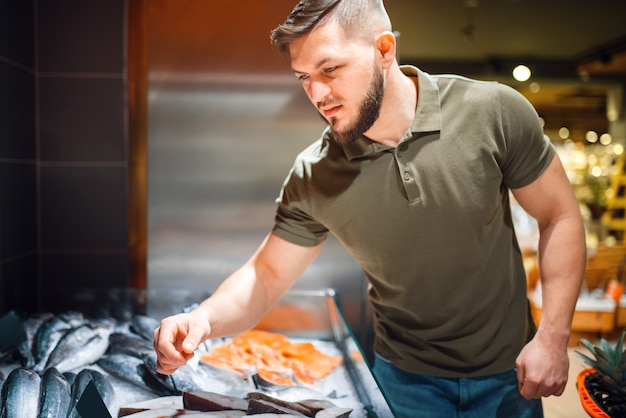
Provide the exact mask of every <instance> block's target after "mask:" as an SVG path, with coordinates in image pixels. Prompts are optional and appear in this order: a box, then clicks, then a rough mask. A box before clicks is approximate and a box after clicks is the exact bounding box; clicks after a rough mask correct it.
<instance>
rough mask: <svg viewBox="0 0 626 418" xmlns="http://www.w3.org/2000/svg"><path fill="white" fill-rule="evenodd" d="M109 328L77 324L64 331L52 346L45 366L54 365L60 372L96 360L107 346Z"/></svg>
mask: <svg viewBox="0 0 626 418" xmlns="http://www.w3.org/2000/svg"><path fill="white" fill-rule="evenodd" d="M110 333H111V330H110V329H108V330H107V329H105V328H96V329H94V328H92V327H91V325H89V324H83V325H79V326H78V327H76V328H72V329H71V330H70V331H68V332H67V333H65V334H64V335H63V337H62V338H61V339H60V340H59V342H58V344H57V346H56V347H55V348H54V350H53V351H52V353H51V354H50V357H49V358H48V362H47V363H46V368H48V367H56V368H57V369H58V370H59V371H60V372H61V373H63V372H67V371H70V370H73V369H76V368H78V367H81V366H86V365H89V364H91V363H93V362H95V361H97V360H98V359H99V358H100V357H101V356H102V355H103V354H104V353H105V352H106V349H107V348H108V345H109V334H110Z"/></svg>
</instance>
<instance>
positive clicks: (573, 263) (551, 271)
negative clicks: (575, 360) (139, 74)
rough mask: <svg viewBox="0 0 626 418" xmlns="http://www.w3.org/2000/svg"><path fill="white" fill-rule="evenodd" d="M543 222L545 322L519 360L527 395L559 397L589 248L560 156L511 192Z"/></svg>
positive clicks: (541, 257) (541, 255) (541, 265)
mask: <svg viewBox="0 0 626 418" xmlns="http://www.w3.org/2000/svg"><path fill="white" fill-rule="evenodd" d="M513 194H514V196H515V198H516V199H517V200H518V202H519V203H520V205H521V206H522V207H523V208H524V209H525V210H526V211H527V212H528V213H529V214H530V215H531V216H532V217H534V218H535V219H536V220H537V222H538V225H539V232H540V234H539V251H538V252H539V271H540V275H541V289H542V315H541V323H540V324H539V328H538V330H537V334H536V336H535V337H534V338H533V340H532V341H531V342H530V343H529V344H528V345H527V346H526V347H525V348H524V349H523V350H522V352H521V353H520V356H519V357H518V359H517V370H518V380H519V382H520V391H521V393H522V395H523V396H525V397H527V398H538V397H541V396H550V395H561V394H562V393H563V390H564V388H565V384H566V383H567V373H568V367H569V359H568V357H567V342H568V339H569V336H570V329H571V324H572V316H573V314H574V309H575V306H576V300H577V299H578V295H579V292H580V286H581V283H582V280H583V276H584V271H585V263H586V259H587V257H586V247H585V238H584V227H583V224H582V219H581V216H580V210H579V207H578V202H577V200H576V198H575V196H574V193H573V191H572V188H571V185H570V183H569V180H568V179H567V176H566V175H565V172H564V170H563V168H562V165H561V162H560V160H559V158H558V156H556V155H555V157H554V159H553V160H552V162H551V163H550V165H549V166H548V168H547V169H546V171H545V172H544V173H543V174H542V175H541V176H540V177H539V178H538V179H537V180H536V181H534V182H533V183H531V184H530V185H528V186H525V187H522V188H520V189H516V190H513Z"/></svg>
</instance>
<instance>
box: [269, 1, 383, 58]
mask: <svg viewBox="0 0 626 418" xmlns="http://www.w3.org/2000/svg"><path fill="white" fill-rule="evenodd" d="M381 17H382V18H383V19H382V20H381ZM330 21H336V22H338V23H339V24H340V25H341V27H342V28H343V30H344V31H345V33H346V35H347V36H349V37H351V38H357V37H361V36H367V35H370V34H371V33H372V32H370V31H369V29H385V30H390V29H391V27H390V26H391V24H390V23H389V18H388V17H387V13H386V12H385V9H384V7H383V4H382V0H301V1H300V2H299V3H298V4H297V5H296V7H295V8H294V9H293V11H292V12H291V14H289V16H288V17H287V19H286V20H285V22H284V23H282V24H281V25H279V26H278V27H276V28H275V29H274V30H273V31H272V32H271V35H270V40H271V41H272V43H273V44H274V45H275V46H276V48H277V49H278V50H279V51H280V52H282V53H285V54H288V53H289V44H291V42H293V41H295V40H296V39H299V38H300V37H302V36H304V35H306V34H307V33H309V32H311V31H312V30H313V29H314V28H316V27H318V26H322V25H324V24H326V23H328V22H330ZM374 22H378V23H379V25H377V26H381V27H376V28H373V27H372V26H371V24H373V23H374ZM381 22H382V23H381ZM383 26H384V27H383Z"/></svg>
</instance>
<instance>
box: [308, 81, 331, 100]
mask: <svg viewBox="0 0 626 418" xmlns="http://www.w3.org/2000/svg"><path fill="white" fill-rule="evenodd" d="M329 95H330V86H329V85H328V84H327V83H325V82H323V81H313V80H311V84H310V85H309V98H310V99H311V101H312V102H313V103H320V102H323V101H324V100H325V99H326V98H327V97H328V96H329Z"/></svg>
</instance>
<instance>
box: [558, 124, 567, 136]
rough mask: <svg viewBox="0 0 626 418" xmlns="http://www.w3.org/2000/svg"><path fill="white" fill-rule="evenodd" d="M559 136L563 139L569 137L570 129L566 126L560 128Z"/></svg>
mask: <svg viewBox="0 0 626 418" xmlns="http://www.w3.org/2000/svg"><path fill="white" fill-rule="evenodd" d="M559 137H561V139H567V138H568V137H569V129H567V128H566V127H565V126H564V127H562V128H561V129H559Z"/></svg>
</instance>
